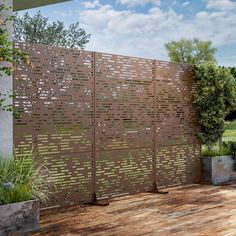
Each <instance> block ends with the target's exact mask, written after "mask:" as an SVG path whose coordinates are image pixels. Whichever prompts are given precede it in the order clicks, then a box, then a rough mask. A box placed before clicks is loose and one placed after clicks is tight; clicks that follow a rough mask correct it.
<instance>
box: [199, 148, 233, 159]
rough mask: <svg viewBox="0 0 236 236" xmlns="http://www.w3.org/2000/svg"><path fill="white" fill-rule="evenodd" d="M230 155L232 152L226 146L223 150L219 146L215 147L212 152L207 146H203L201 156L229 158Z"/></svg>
mask: <svg viewBox="0 0 236 236" xmlns="http://www.w3.org/2000/svg"><path fill="white" fill-rule="evenodd" d="M230 154H231V153H230V150H229V148H228V147H226V146H224V147H223V148H222V149H220V148H219V146H214V147H213V148H212V149H211V150H209V149H208V148H207V147H206V146H202V152H201V155H202V156H203V157H217V156H227V155H230Z"/></svg>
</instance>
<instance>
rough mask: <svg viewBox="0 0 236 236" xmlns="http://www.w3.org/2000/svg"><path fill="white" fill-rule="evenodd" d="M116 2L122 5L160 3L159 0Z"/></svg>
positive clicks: (118, 0) (125, 0)
mask: <svg viewBox="0 0 236 236" xmlns="http://www.w3.org/2000/svg"><path fill="white" fill-rule="evenodd" d="M117 2H118V3H120V4H123V5H127V6H130V7H134V6H144V5H146V4H148V3H152V4H154V5H157V6H159V5H160V3H161V0H117Z"/></svg>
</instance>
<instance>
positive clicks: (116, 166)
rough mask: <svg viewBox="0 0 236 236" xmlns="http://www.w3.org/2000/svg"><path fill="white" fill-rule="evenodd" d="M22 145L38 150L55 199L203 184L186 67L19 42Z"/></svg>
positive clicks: (18, 143)
mask: <svg viewBox="0 0 236 236" xmlns="http://www.w3.org/2000/svg"><path fill="white" fill-rule="evenodd" d="M15 47H17V48H20V49H22V50H25V51H27V52H28V53H29V55H30V59H31V62H32V63H33V66H32V67H30V66H28V65H24V64H21V65H19V66H17V69H16V71H15V76H14V91H15V95H16V100H15V106H16V108H17V109H18V111H19V112H20V114H21V115H20V117H19V118H18V119H15V122H14V132H15V135H14V141H15V147H16V151H17V152H27V151H29V150H30V149H31V148H32V147H33V148H34V149H37V150H38V152H39V154H40V156H41V157H42V158H43V159H44V160H45V162H46V164H47V166H48V167H49V169H50V170H51V173H52V176H53V178H54V180H55V183H56V193H55V198H54V199H52V200H51V202H50V203H49V205H50V206H58V205H67V204H72V203H79V202H91V201H93V198H94V196H95V194H96V197H98V198H103V197H110V196H115V195H120V194H126V193H135V192H141V191H144V190H152V189H153V188H154V186H155V183H156V184H157V186H158V187H167V186H174V185H180V184H186V183H194V182H199V180H200V173H201V166H200V144H199V141H198V138H197V132H198V126H197V116H196V113H195V111H194V109H193V107H192V103H191V99H192V96H191V93H192V89H193V88H194V78H193V75H192V72H191V69H190V68H188V67H187V66H186V65H180V64H175V63H167V62H162V61H157V60H149V59H142V58H134V57H127V56H118V55H111V54H105V53H95V52H88V51H82V50H74V49H65V48H57V47H51V46H43V45H32V44H25V43H16V44H15Z"/></svg>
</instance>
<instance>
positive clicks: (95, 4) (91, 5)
mask: <svg viewBox="0 0 236 236" xmlns="http://www.w3.org/2000/svg"><path fill="white" fill-rule="evenodd" d="M81 4H82V5H83V6H84V7H85V8H91V9H93V8H96V7H100V6H101V4H100V2H99V0H95V1H93V2H82V3H81Z"/></svg>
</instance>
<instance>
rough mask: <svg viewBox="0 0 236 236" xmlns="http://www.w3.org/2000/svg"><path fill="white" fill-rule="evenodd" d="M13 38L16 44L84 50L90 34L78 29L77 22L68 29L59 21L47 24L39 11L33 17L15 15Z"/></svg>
mask: <svg viewBox="0 0 236 236" xmlns="http://www.w3.org/2000/svg"><path fill="white" fill-rule="evenodd" d="M13 37H14V40H15V41H18V42H29V43H36V44H47V45H52V46H59V47H67V48H81V49H84V48H85V45H86V44H87V43H88V42H89V39H90V34H87V33H86V32H85V30H84V29H82V28H80V25H79V22H77V23H74V24H71V25H70V26H69V27H68V28H66V27H65V25H64V23H63V22H61V21H56V22H52V23H49V20H48V18H46V17H44V16H42V15H41V13H40V11H39V12H38V13H37V14H36V15H34V16H31V15H29V13H25V14H24V15H23V16H19V15H16V19H15V21H14V36H13Z"/></svg>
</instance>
